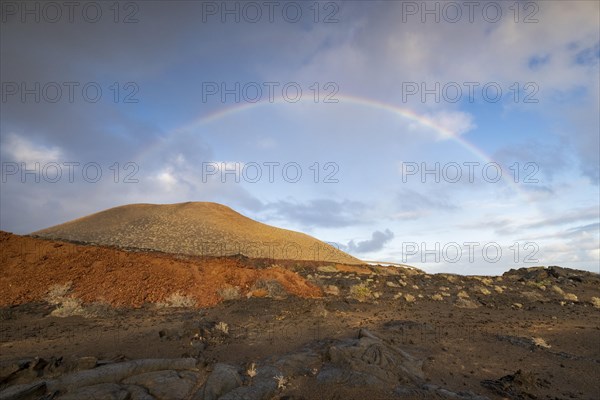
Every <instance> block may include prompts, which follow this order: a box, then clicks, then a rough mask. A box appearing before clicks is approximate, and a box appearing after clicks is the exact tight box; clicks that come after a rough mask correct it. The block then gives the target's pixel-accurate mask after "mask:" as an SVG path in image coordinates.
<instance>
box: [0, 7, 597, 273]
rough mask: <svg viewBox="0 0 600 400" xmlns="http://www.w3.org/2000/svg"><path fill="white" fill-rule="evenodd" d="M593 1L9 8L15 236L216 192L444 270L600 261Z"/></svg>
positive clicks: (376, 252) (10, 196) (6, 136)
mask: <svg viewBox="0 0 600 400" xmlns="http://www.w3.org/2000/svg"><path fill="white" fill-rule="evenodd" d="M599 21H600V3H598V2H596V1H538V2H534V1H522V2H521V1H506V2H505V1H496V2H487V1H478V2H474V3H473V2H461V1H457V2H436V1H414V2H413V1H382V2H377V1H344V2H342V1H323V2H313V1H296V2H284V1H274V2H266V1H257V2H238V1H227V2H221V1H218V2H212V1H160V0H158V1H123V2H114V1H96V2H87V1H82V2H76V3H70V2H40V1H27V2H16V1H4V0H2V2H0V56H1V57H0V58H1V61H0V67H1V69H0V81H1V85H2V86H1V93H0V95H1V103H0V106H1V109H0V162H1V166H2V176H1V178H2V180H1V190H0V229H2V230H5V231H10V232H14V233H18V234H27V233H30V232H33V231H36V230H39V229H42V228H45V227H49V226H52V225H56V224H59V223H63V222H66V221H68V220H71V219H74V218H78V217H81V216H85V215H88V214H91V213H94V212H97V211H100V210H103V209H106V208H110V207H115V206H119V205H123V204H130V203H179V202H187V201H213V202H218V203H222V204H225V205H228V206H230V207H232V208H233V209H235V210H236V211H238V212H240V213H242V214H243V215H246V216H248V217H250V218H253V219H256V220H258V221H260V222H264V223H267V224H271V225H274V226H278V227H282V228H286V229H292V230H297V231H301V232H305V233H307V234H310V235H312V236H315V237H317V238H319V239H321V240H324V241H327V242H329V243H332V244H334V245H335V246H337V247H338V248H340V249H342V250H344V251H347V252H349V253H350V254H352V255H354V256H356V257H358V258H360V259H362V260H373V261H387V262H394V263H404V264H410V265H414V266H417V267H419V268H421V269H423V270H425V271H427V272H431V273H435V272H451V273H459V274H485V275H494V274H501V273H503V272H504V271H507V270H509V269H510V268H519V267H531V266H537V265H560V266H564V267H571V268H577V269H584V270H589V271H595V272H600V250H599V247H600V243H599V241H600V238H599V237H600V211H599V208H600V205H599V202H600V192H599V177H600V158H599V157H600V156H599V154H600V143H599V135H600V133H599V132H600V122H599V111H598V110H599V109H600V104H599V98H600V71H599V69H600V27H599Z"/></svg>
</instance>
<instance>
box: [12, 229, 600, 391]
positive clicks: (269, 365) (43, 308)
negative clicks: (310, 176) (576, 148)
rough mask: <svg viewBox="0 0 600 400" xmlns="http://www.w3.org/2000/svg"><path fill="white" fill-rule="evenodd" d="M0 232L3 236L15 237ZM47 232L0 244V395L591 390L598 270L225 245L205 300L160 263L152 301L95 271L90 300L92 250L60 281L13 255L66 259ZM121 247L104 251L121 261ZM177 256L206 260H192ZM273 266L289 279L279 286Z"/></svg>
mask: <svg viewBox="0 0 600 400" xmlns="http://www.w3.org/2000/svg"><path fill="white" fill-rule="evenodd" d="M4 239H5V241H4V244H5V245H7V243H8V241H10V244H9V245H8V246H4V247H3V249H6V248H8V247H11V246H13V245H14V244H15V241H18V239H15V237H11V238H9V239H7V237H6V236H4ZM24 239H28V240H33V239H30V238H24ZM46 245H48V249H47V252H44V251H42V250H39V249H40V248H42V247H43V246H46ZM55 246H57V243H53V242H46V241H44V242H43V244H42V245H39V246H37V248H38V250H37V253H36V255H35V257H34V255H33V254H32V253H31V252H27V251H23V252H22V253H21V255H20V256H19V254H17V253H15V252H14V251H13V252H5V253H4V254H3V259H2V277H3V279H2V283H1V284H2V285H4V286H2V292H3V294H4V293H7V294H9V295H10V296H5V297H4V300H3V303H2V304H3V306H2V308H1V309H0V311H1V313H0V317H1V322H2V323H1V325H0V335H1V336H0V338H1V343H0V349H1V350H0V399H53V398H54V399H132V400H135V399H165V400H166V399H174V400H175V399H340V400H342V399H394V398H398V399H417V398H439V399H485V398H488V399H504V398H508V399H536V398H539V399H571V398H577V399H598V398H600V388H599V385H598V379H597V378H598V376H600V298H599V297H600V277H599V276H598V275H597V274H591V273H587V272H582V271H575V270H569V269H564V268H560V267H547V268H544V267H539V268H529V269H520V270H511V271H509V272H507V273H505V274H504V275H503V276H498V277H464V276H457V275H447V274H437V275H428V274H425V273H422V272H420V271H418V270H411V269H407V268H395V267H388V268H383V267H373V266H356V265H352V266H350V265H340V264H327V263H316V262H315V263H295V262H291V261H288V262H278V263H274V262H272V260H251V259H245V258H239V257H238V258H233V259H229V260H228V261H227V262H228V263H230V264H225V265H227V266H234V267H235V268H239V269H240V271H242V272H243V271H246V270H247V271H246V272H243V273H242V272H239V271H238V273H239V275H235V276H233V277H230V278H231V279H229V280H225V279H222V280H219V279H217V277H214V276H213V277H207V278H206V279H207V280H208V281H210V282H211V284H213V285H217V286H219V285H220V287H217V288H213V289H211V292H210V298H211V299H216V300H211V302H204V303H202V301H197V300H198V299H200V300H201V297H198V296H200V294H198V292H194V291H186V290H185V289H186V288H187V286H186V285H185V284H184V283H181V282H179V281H177V283H178V284H182V287H181V292H180V297H179V298H178V297H173V296H169V295H168V294H169V293H171V292H172V289H173V287H171V286H169V285H171V283H172V281H170V280H169V279H168V276H164V277H160V279H162V280H161V281H160V283H162V284H163V285H167V286H168V287H167V288H166V289H164V290H162V291H161V290H160V289H161V288H157V289H156V291H155V292H153V293H155V295H154V296H155V297H151V296H146V299H155V300H156V301H140V302H139V303H135V304H133V303H131V304H125V303H124V302H123V301H121V302H120V303H118V302H117V303H116V304H115V303H114V302H112V300H113V299H122V297H119V296H117V294H116V293H112V292H111V291H110V290H109V288H110V287H111V286H110V285H108V286H107V289H105V290H104V293H103V295H104V296H105V298H106V299H107V300H106V301H105V302H104V303H103V302H101V301H99V300H98V297H93V296H88V297H85V296H84V294H85V293H83V292H82V291H81V290H82V289H81V285H83V284H84V283H85V285H87V286H85V285H84V286H83V287H85V288H86V290H91V289H89V288H90V285H91V283H89V282H88V283H86V282H87V281H85V280H84V279H83V278H77V276H78V275H77V274H84V273H86V271H82V270H78V269H77V268H88V270H87V274H88V276H95V275H94V274H95V272H94V269H95V268H107V266H106V265H105V264H106V263H105V264H102V263H101V262H99V261H98V260H96V259H95V258H94V257H96V255H92V254H91V253H87V256H86V257H87V258H86V257H83V258H81V259H79V264H81V263H84V264H85V262H89V266H85V265H84V266H81V265H80V266H79V267H77V268H76V266H72V268H73V269H74V270H75V271H76V272H77V274H74V275H73V276H72V277H69V278H68V279H69V282H71V283H70V284H66V283H64V282H63V281H62V280H58V278H56V279H55V280H42V278H39V277H37V275H35V274H34V272H32V271H30V270H29V269H28V267H27V265H29V264H34V265H35V266H36V268H42V269H43V268H44V265H45V264H44V263H49V264H50V265H55V267H56V268H58V267H57V266H56V265H59V264H60V265H61V266H64V265H67V268H66V270H65V271H63V272H64V273H65V274H66V273H67V272H66V271H67V270H69V268H68V266H69V265H70V264H69V263H68V262H67V260H66V259H65V260H63V261H62V262H61V263H59V262H58V261H57V260H58V258H57V257H58V255H57V253H54V251H55V250H52V249H63V250H64V247H65V246H67V247H68V246H71V245H70V244H62V243H60V246H59V247H55ZM88 247H89V246H88ZM88 247H86V249H85V251H88V252H93V251H96V250H93V249H94V248H93V247H91V248H88ZM24 248H27V246H25V247H24ZM13 250H14V249H13ZM81 251H83V250H81V249H80V250H78V251H77V254H79V252H81ZM101 251H107V252H110V251H113V250H110V249H102V250H101ZM7 254H9V255H8V256H7ZM103 254H104V253H103ZM106 254H108V253H106ZM106 254H105V255H106ZM44 256H45V257H46V259H44ZM133 256H134V255H130V254H127V255H125V256H122V255H121V256H119V257H120V258H122V257H125V263H132V265H131V266H129V268H130V269H135V268H134V267H136V266H137V264H135V262H137V261H136V260H134V259H133V258H129V257H133ZM135 256H136V257H137V256H139V257H142V258H141V259H140V260H138V261H140V262H142V261H143V262H144V263H145V265H148V264H152V263H154V262H155V263H156V265H161V264H171V263H175V262H177V261H178V259H177V258H176V257H174V258H172V257H171V256H167V255H160V254H158V255H157V254H136V255H135ZM19 257H21V258H22V259H21V261H20V262H17V260H18V259H19ZM153 257H157V258H158V261H152V260H150V258H153ZM69 258H71V259H73V258H76V257H74V256H73V254H70V257H69ZM86 260H87V261H86ZM179 261H181V262H182V263H184V264H185V265H181V266H178V267H177V268H179V267H180V268H191V267H190V265H192V266H198V271H200V272H202V271H205V270H204V269H203V268H204V267H202V266H201V265H200V264H202V262H204V261H201V260H194V259H185V260H179ZM54 262H56V264H53V263H54ZM211 262H212V263H219V262H225V261H223V260H221V261H218V260H212V261H211ZM94 263H96V264H94ZM274 264H276V266H275V267H274V266H273V265H274ZM19 265H20V266H21V267H22V268H23V270H25V271H30V272H29V273H30V280H29V281H28V282H27V285H28V287H30V288H31V289H30V290H31V292H33V293H34V294H35V295H34V294H31V295H27V294H23V293H22V292H20V291H18V290H15V289H14V288H11V287H9V286H8V285H12V284H17V282H20V283H19V284H21V285H23V284H24V283H23V282H25V281H19V280H18V279H17V277H15V276H14V274H15V273H16V272H15V271H17V270H18V269H17V266H19ZM111 265H112V264H111ZM152 265H154V264H152ZM211 265H215V264H211ZM109 268H117V267H116V266H115V265H112V267H109ZM140 268H141V267H140ZM170 268H175V267H174V266H172V265H171V267H170ZM194 268H195V267H194ZM273 269H275V270H284V271H286V272H285V273H289V274H290V276H292V275H293V279H294V280H296V281H297V282H296V285H295V286H294V287H296V288H297V287H302V288H304V289H303V290H297V291H296V292H295V293H292V292H291V290H290V287H286V286H284V285H283V284H282V283H281V282H283V281H285V278H286V276H287V275H286V276H283V275H281V274H283V272H282V273H280V274H274V272H273V271H272V270H273ZM103 271H104V270H103ZM151 271H152V270H149V271H147V272H151ZM172 271H179V270H178V269H172ZM267 271H271V272H267ZM105 273H106V272H105ZM107 274H108V275H106V276H107V278H106V279H107V280H109V281H111V279H112V276H111V273H110V272H108V273H107ZM268 274H274V275H268ZM182 276H187V275H182ZM190 276H192V275H190ZM240 276H243V277H245V278H244V279H245V280H243V279H242V280H236V279H238V278H239V277H240ZM31 277H33V278H31ZM201 277H202V275H201V276H200V278H201ZM248 277H250V278H248ZM25 278H26V277H21V278H20V279H25ZM200 278H198V279H200ZM78 279H79V280H78ZM122 279H125V278H122ZM177 279H179V278H177ZM182 279H183V278H182ZM194 279H196V278H194ZM6 282H9V283H6ZM90 282H92V281H90ZM194 282H195V281H194ZM236 283H237V284H239V285H236ZM98 285H100V282H98ZM197 286H198V285H197ZM202 287H203V286H201V285H200V286H198V288H200V289H201V288H202ZM307 288H309V289H310V290H309V289H307ZM200 289H198V290H200ZM315 289H316V291H315ZM138 290H140V291H143V290H145V289H144V287H140V288H138ZM117 292H118V290H117ZM7 298H8V299H9V300H6V299H7ZM141 298H143V296H142V297H141ZM188 302H189V303H188Z"/></svg>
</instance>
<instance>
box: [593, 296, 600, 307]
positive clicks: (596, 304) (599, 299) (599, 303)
mask: <svg viewBox="0 0 600 400" xmlns="http://www.w3.org/2000/svg"><path fill="white" fill-rule="evenodd" d="M592 305H593V306H594V307H596V308H600V297H592Z"/></svg>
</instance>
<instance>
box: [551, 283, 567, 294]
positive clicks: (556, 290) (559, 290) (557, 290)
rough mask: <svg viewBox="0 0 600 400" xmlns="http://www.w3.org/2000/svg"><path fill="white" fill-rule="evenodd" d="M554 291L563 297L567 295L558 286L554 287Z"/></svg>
mask: <svg viewBox="0 0 600 400" xmlns="http://www.w3.org/2000/svg"><path fill="white" fill-rule="evenodd" d="M552 290H554V291H555V292H556V293H558V294H560V295H561V296H562V295H564V294H565V292H564V291H563V290H562V289H561V288H559V287H558V286H556V285H553V286H552Z"/></svg>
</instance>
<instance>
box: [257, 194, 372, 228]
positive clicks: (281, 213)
mask: <svg viewBox="0 0 600 400" xmlns="http://www.w3.org/2000/svg"><path fill="white" fill-rule="evenodd" d="M365 208H366V206H365V204H363V203H361V202H358V201H351V200H342V201H335V200H329V199H314V200H310V201H308V202H306V203H301V202H299V201H296V200H294V201H289V200H280V201H278V202H274V203H269V204H267V205H265V207H264V211H265V212H266V213H267V216H268V218H269V219H276V220H286V221H290V222H294V223H298V224H300V225H302V226H308V227H324V228H340V227H347V226H351V225H356V224H360V223H361V222H362V218H361V215H362V213H363V211H364V210H365Z"/></svg>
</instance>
